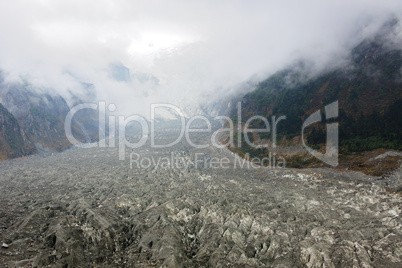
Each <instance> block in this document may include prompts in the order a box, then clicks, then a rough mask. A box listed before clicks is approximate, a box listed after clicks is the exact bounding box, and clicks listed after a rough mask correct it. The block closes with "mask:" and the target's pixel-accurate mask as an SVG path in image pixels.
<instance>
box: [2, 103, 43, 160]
mask: <svg viewBox="0 0 402 268" xmlns="http://www.w3.org/2000/svg"><path fill="white" fill-rule="evenodd" d="M34 152H36V149H35V146H33V144H32V143H31V142H29V141H28V140H27V139H26V137H25V134H24V132H23V131H22V130H21V128H20V126H19V125H18V121H17V119H15V117H14V116H13V115H12V114H11V113H10V112H9V111H7V109H6V108H4V106H3V105H1V104H0V160H5V159H8V158H15V157H20V156H24V155H29V154H32V153H34Z"/></svg>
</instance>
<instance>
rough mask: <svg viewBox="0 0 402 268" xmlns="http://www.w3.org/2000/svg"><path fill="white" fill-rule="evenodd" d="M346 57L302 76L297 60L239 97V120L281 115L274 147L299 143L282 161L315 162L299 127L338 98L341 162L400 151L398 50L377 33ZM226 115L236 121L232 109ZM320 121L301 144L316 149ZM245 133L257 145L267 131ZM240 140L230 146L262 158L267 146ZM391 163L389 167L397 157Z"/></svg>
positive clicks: (322, 137)
mask: <svg viewBox="0 0 402 268" xmlns="http://www.w3.org/2000/svg"><path fill="white" fill-rule="evenodd" d="M391 29H392V27H391ZM389 32H390V31H388V33H389ZM385 36H386V37H388V36H389V35H385ZM350 58H351V64H350V65H349V66H344V67H343V68H339V69H336V70H332V71H329V72H325V73H321V74H319V75H315V76H313V77H310V78H309V79H303V78H304V77H305V73H304V72H303V69H305V66H304V65H303V64H301V65H300V66H296V67H293V68H288V69H286V70H283V71H280V72H278V73H276V74H274V75H273V76H271V77H269V78H268V79H266V80H265V81H262V82H261V83H260V84H259V85H258V86H257V87H256V89H255V90H254V91H253V92H250V93H248V94H246V95H245V96H244V98H243V99H242V115H243V118H242V122H243V123H245V122H246V121H247V120H248V119H249V118H250V117H251V116H254V115H261V116H264V117H267V118H269V117H270V116H272V115H275V116H277V117H278V116H281V115H285V116H286V117H287V118H286V120H283V121H281V122H280V123H279V124H278V129H277V133H278V139H279V144H280V145H281V146H279V148H282V149H283V148H285V147H289V146H291V145H292V146H293V145H297V144H298V145H299V147H298V150H293V151H289V150H287V152H286V154H288V156H289V155H292V157H288V160H289V161H288V164H290V166H294V167H300V166H311V165H312V164H313V165H317V164H320V162H319V161H316V160H315V159H312V158H309V157H308V155H307V152H306V151H301V149H302V146H301V145H300V144H301V130H302V125H303V122H304V121H305V120H306V119H307V118H308V117H309V116H310V115H311V114H313V113H314V112H316V111H317V110H323V108H324V107H325V106H326V105H328V104H330V103H332V102H334V101H338V104H339V116H338V118H336V119H335V120H332V122H339V145H340V153H341V155H340V156H341V166H345V167H347V166H350V164H351V163H350V160H351V158H350V157H349V156H350V155H355V154H356V153H360V154H364V152H368V151H372V150H375V149H377V150H378V153H383V152H384V150H380V149H394V150H402V73H401V67H402V55H401V50H399V49H395V48H392V47H390V46H389V44H388V43H387V38H385V37H384V34H379V35H377V36H375V37H374V38H372V39H371V40H365V41H364V42H362V43H361V44H360V45H358V46H357V47H356V48H355V49H353V50H352V51H351V53H350ZM232 118H233V119H234V120H237V118H236V115H235V112H233V114H232ZM323 118H325V116H323ZM325 123H328V122H322V123H315V124H313V125H311V126H310V127H308V128H306V130H305V132H306V134H307V140H306V142H307V144H308V145H309V146H310V147H312V148H315V149H320V150H321V151H322V152H323V151H324V150H325V141H326V132H325V130H326V129H325ZM263 126H264V124H263V123H262V121H260V122H258V121H254V124H253V127H254V128H261V127H263ZM248 135H249V138H250V140H253V141H254V142H255V143H257V144H258V143H260V144H264V143H267V141H268V140H269V139H270V138H271V133H263V134H256V133H254V134H248ZM243 136H244V135H243ZM243 136H242V137H243ZM235 137H236V135H235ZM241 144H242V146H241V147H240V148H232V149H234V150H237V151H238V152H240V153H242V154H245V153H249V154H250V155H251V156H264V155H267V154H268V153H269V150H272V148H270V149H253V148H251V147H250V146H248V145H247V144H246V143H245V142H244V140H242V143H241ZM277 151H278V152H279V153H280V150H277ZM285 151H286V150H285ZM282 153H283V151H282ZM298 154H299V155H298ZM370 156H371V157H372V154H370ZM295 157H296V158H295ZM364 160H367V159H364ZM345 161H346V162H345ZM348 161H349V162H348ZM362 161H363V160H362ZM395 161H396V162H395ZM395 161H394V165H393V166H395V165H397V161H399V158H396V159H395ZM363 162H364V161H363ZM359 165H361V167H362V169H363V170H364V168H365V165H366V166H367V163H361V162H358V163H357V166H359ZM352 166H353V165H352ZM357 169H358V168H357ZM371 171H372V170H370V172H371ZM380 173H382V172H377V174H380Z"/></svg>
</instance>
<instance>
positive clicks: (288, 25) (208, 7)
mask: <svg viewBox="0 0 402 268" xmlns="http://www.w3.org/2000/svg"><path fill="white" fill-rule="evenodd" d="M401 14H402V2H401V1H400V0H389V1H378V0H340V1H339V0H338V1H331V2H330V1H318V0H306V1H297V0H293V1H290V0H288V1H286V0H285V1H246V0H243V1H240V0H234V1H228V0H223V1H212V0H210V1H188V0H187V1H184V0H183V1H178V0H169V1H162V0H160V1H152V0H148V1H130V0H110V1H99V0H97V1H91V0H90V1H78V0H69V1H58V0H24V1H23V0H14V1H1V2H0V36H1V37H0V69H1V70H3V71H4V72H5V73H6V74H7V75H8V80H15V79H18V78H19V77H20V76H21V75H22V76H28V77H30V80H31V81H32V83H34V84H36V85H38V86H42V87H48V88H52V89H53V90H55V91H57V92H58V93H61V94H64V95H65V94H66V92H68V91H73V92H77V91H80V90H82V88H81V86H80V85H79V84H78V83H77V82H76V80H75V79H73V78H72V77H71V75H70V74H73V75H74V76H75V77H77V78H78V79H79V80H80V81H84V82H88V83H92V84H94V86H95V88H96V91H97V94H98V97H99V98H100V99H104V100H106V101H108V102H114V103H116V104H117V107H118V109H120V110H121V111H120V112H123V113H144V111H148V107H149V104H150V103H152V102H172V103H175V102H181V103H183V102H184V103H185V102H189V101H193V100H195V101H204V100H205V99H211V96H212V97H213V96H221V95H224V94H226V93H227V92H228V88H230V87H232V86H234V85H236V84H238V83H240V82H242V81H245V80H248V79H250V78H251V77H256V78H257V79H262V78H264V77H266V76H267V75H268V74H271V73H273V72H275V71H276V70H278V69H280V68H283V67H284V66H286V65H288V64H290V63H291V62H293V61H295V60H297V59H300V58H303V59H308V60H309V61H311V62H313V63H314V64H315V66H316V68H317V69H320V68H323V67H327V66H330V65H332V64H337V63H339V62H340V61H341V60H342V59H344V58H345V57H346V55H347V54H346V53H347V52H348V50H349V49H350V48H351V47H353V46H354V45H356V44H357V43H358V42H360V41H361V40H362V39H363V38H364V37H366V36H369V35H371V34H372V33H373V32H375V31H376V30H377V29H378V28H379V27H380V26H381V25H382V24H383V22H384V21H386V20H388V19H389V18H390V17H391V16H394V17H397V18H398V16H400V15H401ZM113 62H121V63H123V64H124V65H125V66H127V67H128V68H130V70H131V71H132V72H133V73H151V74H153V75H154V76H156V77H157V78H158V79H159V80H160V85H159V86H157V87H154V86H149V85H143V84H140V83H137V82H130V83H125V82H118V81H115V80H113V79H111V76H110V74H109V73H108V66H109V64H110V63H113ZM220 89H221V90H220Z"/></svg>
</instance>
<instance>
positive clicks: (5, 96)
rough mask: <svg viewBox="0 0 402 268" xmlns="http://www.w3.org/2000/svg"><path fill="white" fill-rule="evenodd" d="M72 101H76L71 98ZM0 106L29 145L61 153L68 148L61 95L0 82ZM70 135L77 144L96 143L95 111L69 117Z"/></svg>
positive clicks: (27, 85) (66, 112)
mask: <svg viewBox="0 0 402 268" xmlns="http://www.w3.org/2000/svg"><path fill="white" fill-rule="evenodd" d="M75 102H80V100H79V99H77V98H75ZM81 102H82V101H81ZM0 103H2V104H3V106H4V107H5V108H6V109H7V110H8V111H9V112H10V113H11V114H12V115H13V116H14V117H15V119H16V122H17V124H19V126H20V128H21V129H22V130H23V131H24V133H25V135H26V138H27V140H29V141H30V142H31V143H32V144H40V145H41V147H44V148H48V149H50V150H52V151H62V150H64V149H66V148H68V147H70V146H71V143H70V142H69V141H68V139H67V137H66V133H65V129H64V121H65V118H66V115H67V114H68V112H69V111H70V107H69V105H68V104H67V102H66V101H65V99H64V98H62V97H61V96H59V95H57V94H52V95H51V94H49V93H46V92H41V91H39V90H38V89H36V88H33V87H32V86H31V85H30V84H29V83H22V84H5V83H1V81H0ZM72 133H73V134H74V137H75V138H76V139H77V140H79V141H82V142H92V141H96V140H97V139H98V120H97V112H96V111H94V110H82V111H79V112H78V113H77V114H76V116H74V118H73V122H72Z"/></svg>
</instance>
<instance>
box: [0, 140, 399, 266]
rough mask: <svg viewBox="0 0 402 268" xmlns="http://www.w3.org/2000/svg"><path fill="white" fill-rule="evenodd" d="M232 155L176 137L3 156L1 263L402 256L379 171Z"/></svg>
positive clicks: (355, 261) (356, 261)
mask: <svg viewBox="0 0 402 268" xmlns="http://www.w3.org/2000/svg"><path fill="white" fill-rule="evenodd" d="M132 152H133V153H134V154H135V155H132V158H131V159H132V160H133V159H134V160H135V159H137V161H141V160H140V159H146V158H147V159H154V161H155V163H157V161H158V159H162V158H163V159H167V158H170V159H172V158H171V157H172V153H173V154H174V156H175V157H176V158H174V159H179V160H177V161H178V162H177V163H179V164H177V165H169V166H166V165H165V166H161V165H160V166H158V167H156V166H155V165H153V164H150V165H147V166H146V167H137V165H136V162H133V161H131V164H132V165H131V167H130V153H132ZM196 154H197V155H198V156H197V157H198V158H199V159H202V160H200V161H201V162H200V163H202V164H205V163H208V164H206V165H205V166H203V165H200V164H199V163H198V164H197V162H196V161H195V158H196ZM133 156H134V158H133ZM214 157H215V158H218V159H223V158H225V159H226V158H227V159H229V161H230V163H229V164H228V165H229V167H228V168H226V167H221V168H216V167H215V166H213V165H212V166H211V165H210V161H211V160H213V158H214ZM180 161H181V162H180ZM205 161H206V162H205ZM235 161H238V160H236V157H235V156H234V155H233V154H232V153H231V152H229V151H227V150H225V149H216V148H213V147H209V148H207V149H202V150H201V149H200V150H195V149H192V148H191V147H190V146H188V145H186V144H178V145H176V146H175V147H174V148H167V149H159V150H157V149H152V148H150V147H144V148H141V149H135V150H133V151H131V149H130V152H127V155H126V160H124V161H119V160H118V150H117V149H116V148H94V149H73V150H69V151H66V152H63V153H60V154H55V155H52V156H46V157H41V156H35V157H32V158H29V159H23V160H13V161H6V162H1V163H0V172H1V173H0V174H1V175H0V184H1V188H0V203H1V206H0V228H1V232H0V242H1V243H2V244H3V247H2V248H0V263H1V264H2V266H1V267H31V266H30V265H32V267H47V266H48V267H389V268H390V267H401V266H402V229H401V227H402V221H401V217H400V214H401V210H402V198H401V196H399V195H397V194H388V193H387V192H386V191H385V190H384V189H383V188H382V187H379V186H377V185H375V184H373V183H372V180H374V179H375V178H371V177H368V176H364V175H362V174H357V173H350V174H340V173H336V172H334V171H331V170H292V169H265V168H247V167H246V165H245V166H243V167H240V166H236V168H235V167H234V165H235ZM145 162H146V160H144V161H143V164H146V163H145ZM184 163H186V165H187V164H188V166H187V167H186V166H185V165H184ZM170 164H171V162H170Z"/></svg>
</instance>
